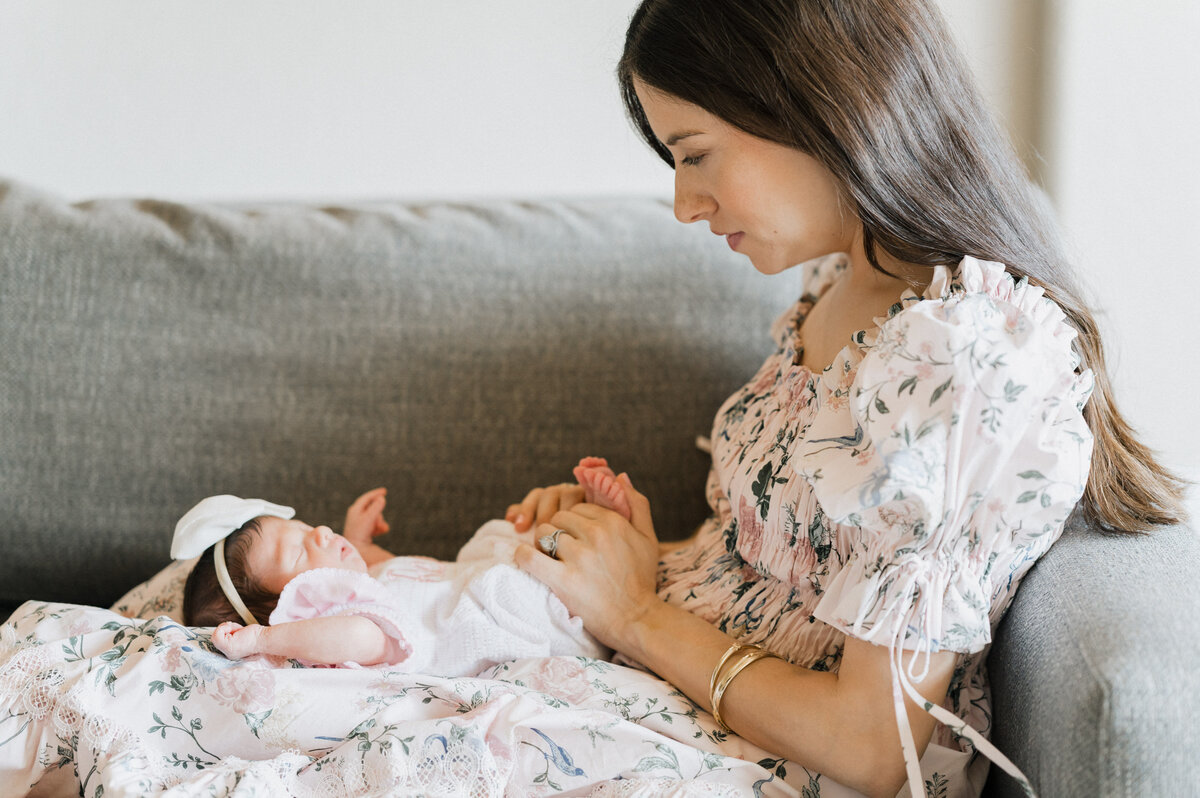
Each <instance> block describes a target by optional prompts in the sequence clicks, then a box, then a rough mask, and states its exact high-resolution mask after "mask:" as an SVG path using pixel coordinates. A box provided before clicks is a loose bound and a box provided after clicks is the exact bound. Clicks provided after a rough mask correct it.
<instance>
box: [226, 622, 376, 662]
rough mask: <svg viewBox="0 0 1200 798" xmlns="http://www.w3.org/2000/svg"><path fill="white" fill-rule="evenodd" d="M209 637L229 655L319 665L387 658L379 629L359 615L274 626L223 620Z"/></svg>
mask: <svg viewBox="0 0 1200 798" xmlns="http://www.w3.org/2000/svg"><path fill="white" fill-rule="evenodd" d="M212 641H213V645H214V646H216V647H217V650H219V651H220V652H221V653H222V654H224V655H225V656H227V657H229V658H230V659H242V658H243V657H249V656H251V655H253V654H274V655H275V656H280V657H288V658H291V659H302V660H305V661H307V662H313V663H317V664H320V665H339V664H341V663H343V662H356V663H358V664H359V665H377V664H378V663H380V662H383V661H384V660H385V659H386V658H387V650H388V639H387V636H386V635H385V634H384V633H383V630H382V629H380V628H379V626H378V625H377V624H376V623H375V622H374V621H372V620H371V619H370V618H364V617H363V616H361V615H338V616H332V617H327V618H309V619H307V620H303V621H288V622H287V623H280V624H275V625H274V626H259V625H257V624H255V625H254V626H242V625H241V624H240V623H233V622H232V621H226V622H225V623H223V624H221V625H220V626H218V627H217V628H216V629H214V630H213V635H212Z"/></svg>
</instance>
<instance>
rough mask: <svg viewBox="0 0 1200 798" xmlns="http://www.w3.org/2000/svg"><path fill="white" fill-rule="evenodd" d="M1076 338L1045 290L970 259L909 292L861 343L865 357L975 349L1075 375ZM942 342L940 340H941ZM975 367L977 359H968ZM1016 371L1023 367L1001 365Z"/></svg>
mask: <svg viewBox="0 0 1200 798" xmlns="http://www.w3.org/2000/svg"><path fill="white" fill-rule="evenodd" d="M1077 334H1078V333H1077V330H1076V329H1075V328H1074V327H1073V326H1071V324H1070V323H1069V322H1068V320H1067V317H1066V314H1065V313H1064V312H1063V310H1062V308H1060V307H1059V306H1058V304H1057V303H1056V302H1054V301H1053V300H1052V299H1050V298H1049V297H1047V296H1046V295H1045V290H1044V289H1043V288H1042V287H1041V286H1038V285H1035V284H1033V283H1031V282H1030V281H1029V278H1028V277H1020V278H1017V277H1014V276H1013V274H1012V273H1011V272H1010V271H1009V270H1008V269H1007V268H1006V267H1005V266H1004V264H1002V263H996V262H993V261H983V260H979V259H977V258H973V257H970V256H968V257H965V258H963V259H962V261H961V262H959V264H958V265H957V266H956V267H955V268H954V269H953V270H951V269H950V268H948V267H945V266H938V267H936V269H935V270H934V275H933V278H932V280H931V281H930V283H929V285H928V286H927V287H926V288H925V290H924V291H923V292H922V293H921V294H920V295H917V294H916V293H915V292H913V291H907V292H905V294H904V296H903V297H902V298H901V300H900V301H899V302H897V303H896V304H895V305H893V306H892V308H891V309H890V311H889V312H888V315H887V317H886V318H883V319H878V320H876V327H875V329H873V330H869V331H863V332H862V333H860V334H859V336H858V338H857V343H858V344H859V347H860V348H861V349H862V350H863V353H864V354H866V353H868V352H870V351H872V350H874V349H879V348H882V349H883V351H881V352H877V354H884V355H888V354H892V353H893V351H894V350H895V348H896V347H897V346H898V345H899V344H900V343H903V345H904V347H905V348H906V349H909V350H911V349H913V348H914V347H915V348H916V350H917V351H918V352H920V353H922V354H924V355H926V356H928V353H929V352H930V350H931V348H937V347H938V346H939V345H940V346H941V347H943V348H958V347H961V346H965V345H971V346H974V347H976V348H977V351H981V352H982V351H983V350H984V349H986V348H990V347H1001V348H1003V349H1007V350H1010V351H1022V352H1024V353H1025V354H1027V355H1028V356H1030V357H1040V358H1042V359H1048V360H1050V361H1052V363H1051V365H1052V366H1053V368H1054V370H1056V371H1059V372H1064V371H1076V370H1077V368H1078V366H1079V364H1080V358H1079V355H1078V353H1077V352H1076V350H1075V347H1074V342H1075V338H1076V336H1077ZM939 339H940V340H939ZM961 362H962V364H963V365H964V366H969V365H970V363H971V359H962V360H961ZM1006 363H1007V365H1012V366H1018V367H1019V365H1020V364H1019V363H1017V362H1015V361H1012V362H1008V361H1006V362H999V361H997V362H996V365H1001V366H1002V365H1005V364H1006Z"/></svg>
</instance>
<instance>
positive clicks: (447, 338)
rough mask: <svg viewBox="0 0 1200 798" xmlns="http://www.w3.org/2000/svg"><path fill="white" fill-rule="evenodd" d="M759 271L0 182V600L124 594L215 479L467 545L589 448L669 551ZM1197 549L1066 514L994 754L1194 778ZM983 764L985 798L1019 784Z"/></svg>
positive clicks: (392, 208) (715, 243)
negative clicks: (621, 475)
mask: <svg viewBox="0 0 1200 798" xmlns="http://www.w3.org/2000/svg"><path fill="white" fill-rule="evenodd" d="M797 278H798V274H797V275H794V274H792V273H787V274H785V275H782V276H778V277H771V278H767V277H763V276H761V275H758V274H757V273H755V272H754V271H753V269H752V268H751V267H750V266H749V264H748V263H746V261H745V259H743V258H741V257H739V256H736V255H733V254H732V253H730V252H729V251H728V250H727V249H726V248H725V247H724V244H723V243H722V242H721V241H720V240H719V239H716V238H714V237H712V236H710V235H709V234H708V232H707V231H706V230H705V229H704V228H703V226H694V225H693V226H684V225H680V224H678V223H676V222H675V221H674V220H673V219H672V218H671V210H670V208H669V207H668V206H667V205H665V204H662V203H659V202H655V201H651V200H644V199H588V200H581V201H566V200H547V201H535V202H519V201H500V200H495V201H488V202H481V203H472V204H452V203H431V204H413V203H408V204H402V203H371V204H361V205H353V206H346V205H342V206H316V205H269V204H264V205H260V206H255V207H244V206H228V205H227V206H221V205H205V204H186V205H185V204H176V203H170V202H162V201H156V200H125V199H114V200H101V201H94V202H87V203H78V204H70V203H67V202H65V201H63V200H61V199H60V198H58V197H55V196H53V195H49V194H46V193H44V192H41V191H38V190H36V189H33V188H30V187H28V186H24V185H22V184H19V183H13V182H5V181H0V616H7V614H8V613H9V612H10V611H11V610H12V609H13V608H15V607H16V606H17V605H18V604H20V603H21V602H22V601H24V600H26V599H30V598H37V599H45V600H56V601H72V602H83V603H89V604H99V605H107V604H109V603H111V602H112V601H113V600H114V599H115V598H117V597H118V596H119V595H120V594H121V593H123V592H124V591H125V590H126V589H128V588H129V587H132V586H133V585H134V584H135V583H137V582H139V581H141V580H142V579H144V578H146V577H147V576H149V575H150V574H151V573H153V572H154V571H156V570H158V569H159V568H160V567H162V566H163V565H164V564H165V563H166V559H167V552H168V548H169V545H170V536H171V531H172V528H173V526H174V523H175V521H176V520H177V519H178V518H179V516H180V515H182V514H183V513H184V512H185V511H186V510H187V509H188V508H189V507H191V506H192V504H194V503H195V502H196V501H198V500H199V499H201V498H203V497H204V496H207V495H210V494H214V493H226V492H228V493H237V494H241V495H245V496H257V497H261V498H264V499H268V500H270V501H275V502H280V503H284V504H291V505H293V506H295V507H296V508H297V511H298V514H299V516H300V517H301V518H304V519H306V520H309V521H313V522H324V523H330V524H331V525H332V526H334V527H335V528H339V527H340V525H341V521H342V517H343V514H344V512H345V508H346V506H347V505H348V504H349V502H350V501H351V500H352V499H353V498H354V497H355V496H357V495H358V494H359V493H360V492H362V491H364V490H367V489H369V488H373V487H376V486H379V485H383V486H387V487H388V489H389V508H390V510H389V513H388V516H389V519H390V520H391V521H392V527H393V531H392V532H391V533H390V534H389V535H388V536H386V537H385V538H383V539H382V541H381V542H382V543H383V544H384V545H385V546H387V547H388V548H390V549H391V550H392V551H394V552H396V553H398V554H406V553H421V554H428V555H432V556H437V557H450V556H452V555H453V553H454V551H455V550H456V549H457V548H458V546H459V545H461V543H462V542H463V541H464V540H465V539H466V538H467V537H468V536H469V535H470V533H471V532H472V531H473V530H474V529H475V528H476V527H478V526H479V525H480V524H481V523H482V522H483V521H485V520H487V519H488V518H491V517H495V516H497V515H500V514H502V513H503V511H504V509H505V507H506V506H507V505H508V504H509V503H511V502H514V501H516V500H518V499H520V498H521V497H522V496H523V495H524V493H525V492H526V491H527V490H528V489H529V488H530V487H532V486H535V485H543V484H551V483H554V482H560V481H565V480H568V479H570V468H571V466H572V465H573V464H574V463H575V462H576V460H577V459H578V458H579V457H580V456H582V455H587V454H595V455H602V456H605V457H608V458H609V459H610V460H611V461H612V463H613V464H614V465H615V466H616V467H617V468H619V469H623V470H628V471H629V473H630V474H631V476H632V478H633V479H634V481H635V483H636V484H638V485H639V486H640V487H641V488H642V489H643V490H644V491H645V492H646V493H648V494H649V496H650V498H651V500H652V502H653V506H654V508H655V520H656V524H657V526H658V529H659V531H660V534H661V536H662V537H664V538H672V537H679V536H682V535H684V534H686V533H687V532H688V531H689V530H690V529H691V528H692V527H693V526H694V525H695V524H697V523H698V522H699V521H700V520H702V518H703V517H704V514H705V512H706V507H705V504H704V500H703V482H704V476H705V473H706V470H707V458H706V457H705V456H704V455H703V454H702V453H700V452H699V451H697V450H696V449H695V447H694V445H693V441H694V438H695V436H697V435H706V434H707V433H708V431H709V429H710V428H711V424H712V417H713V414H714V412H715V410H716V409H717V407H718V406H719V404H720V403H721V401H722V400H723V399H724V398H725V397H726V396H727V395H728V394H729V393H731V392H732V391H733V390H734V389H735V388H736V387H737V386H738V385H740V384H741V383H742V382H744V381H745V380H747V379H748V378H749V377H750V376H752V374H753V373H754V371H755V370H756V369H757V367H758V365H759V363H760V361H761V359H762V358H763V357H764V356H765V355H766V353H767V352H768V351H770V349H771V346H772V344H771V342H770V340H769V338H768V335H767V330H768V326H769V323H770V322H771V320H772V319H773V318H774V317H775V316H776V314H777V313H779V312H780V311H781V310H782V309H784V308H785V307H786V306H787V305H789V304H790V303H791V302H792V301H794V300H795V298H796V297H797V296H798V295H799V291H800V286H799V284H798V282H797ZM1197 554H1200V545H1198V543H1197V539H1196V536H1195V535H1194V534H1193V533H1191V532H1190V531H1188V530H1185V529H1175V530H1166V531H1164V532H1161V533H1157V534H1155V535H1153V536H1150V537H1144V538H1109V537H1102V536H1100V535H1098V534H1097V533H1095V532H1092V531H1089V530H1085V529H1078V530H1072V531H1070V532H1069V533H1068V534H1067V535H1066V536H1065V537H1064V538H1063V540H1062V541H1060V542H1059V543H1058V544H1056V545H1055V546H1054V548H1053V549H1052V550H1051V551H1050V553H1049V554H1048V555H1047V556H1046V557H1045V558H1044V559H1043V561H1042V562H1040V563H1039V564H1038V565H1036V566H1035V567H1034V568H1033V570H1032V571H1031V572H1030V574H1029V576H1028V577H1027V579H1026V582H1025V584H1024V586H1023V587H1022V588H1021V590H1020V591H1019V592H1018V594H1017V597H1016V600H1015V601H1014V603H1013V606H1012V608H1011V609H1010V611H1009V614H1008V616H1007V617H1006V619H1005V621H1004V622H1003V624H1002V625H1001V628H1000V631H999V634H998V636H997V639H996V642H995V644H994V646H993V649H992V652H991V655H990V658H989V667H990V668H991V670H992V676H993V683H994V715H995V718H994V719H995V724H994V725H995V732H994V736H995V739H996V742H997V743H998V744H999V746H1000V748H1001V750H1003V751H1005V752H1008V753H1009V754H1010V755H1011V756H1012V758H1013V759H1014V760H1015V761H1016V763H1017V764H1018V765H1019V766H1020V767H1021V768H1022V769H1024V770H1025V772H1026V773H1028V774H1029V775H1030V776H1031V777H1032V778H1033V781H1034V783H1035V784H1037V785H1039V786H1040V788H1041V794H1042V795H1044V796H1051V797H1057V796H1135V795H1158V796H1172V795H1180V796H1182V795H1195V794H1200V784H1198V783H1197V777H1196V773H1197V771H1196V769H1195V764H1194V763H1195V762H1197V761H1200V739H1198V737H1200V732H1198V731H1197V728H1198V727H1197V720H1196V718H1197V717H1198V716H1200V684H1198V677H1197V673H1198V672H1200V671H1198V669H1197V667H1196V666H1195V663H1196V662H1197V661H1200V656H1198V655H1200V651H1198V650H1197V645H1198V644H1197V640H1198V636H1197V623H1198V621H1197V619H1198V618H1200V595H1198V590H1197V587H1196V581H1195V578H1194V576H1192V570H1191V566H1192V563H1195V562H1197V561H1198V559H1200V558H1198V557H1197ZM1013 789H1014V788H1013V785H1012V784H1011V782H1010V781H1008V780H1007V779H1006V778H1005V777H1004V776H1003V774H1001V773H999V772H998V771H997V769H995V768H993V774H992V777H991V779H990V780H989V784H988V794H989V795H991V796H1008V795H1013V794H1014V793H1013Z"/></svg>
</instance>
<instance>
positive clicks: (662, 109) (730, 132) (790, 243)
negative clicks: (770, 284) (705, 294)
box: [634, 78, 859, 274]
mask: <svg viewBox="0 0 1200 798" xmlns="http://www.w3.org/2000/svg"><path fill="white" fill-rule="evenodd" d="M634 89H635V91H636V92H637V96H638V99H639V100H640V101H641V104H642V108H643V110H644V111H645V113H646V119H647V120H648V121H649V122H650V127H651V129H652V130H653V131H654V135H655V136H656V137H657V138H658V140H659V141H660V142H662V144H663V146H665V147H666V148H667V149H668V150H669V151H670V152H671V155H672V156H673V157H674V159H675V217H676V218H677V219H679V221H681V222H685V223H691V222H698V221H701V220H704V221H707V222H708V226H709V229H711V230H712V231H713V233H715V234H717V235H721V236H725V237H726V239H727V240H728V242H729V246H730V247H731V248H733V249H734V250H736V251H737V252H740V253H742V254H743V255H746V256H747V257H748V258H750V262H751V263H753V264H754V268H756V269H758V270H759V271H760V272H762V273H763V274H777V273H779V272H781V271H783V270H784V269H787V268H789V267H791V266H795V265H796V264H797V263H803V262H804V261H807V260H811V259H812V258H815V257H819V256H821V255H827V254H829V253H831V252H850V251H851V246H852V244H853V242H854V237H855V235H856V234H857V232H858V227H859V223H858V219H857V218H856V217H855V216H854V215H853V214H852V213H851V212H849V211H848V210H847V209H846V208H845V205H844V203H843V202H842V198H841V192H840V191H839V189H838V185H837V182H836V181H835V180H834V178H833V175H832V174H831V173H830V172H829V170H828V169H826V168H825V167H824V166H822V165H821V164H820V163H818V162H817V160H816V159H814V158H812V157H810V156H808V155H805V154H804V153H802V152H800V151H799V150H795V149H792V148H791V147H786V146H784V145H782V144H776V143H774V142H771V141H767V140H766V139H760V138H758V137H757V136H752V135H750V134H749V133H746V132H744V131H742V130H739V129H738V128H735V127H733V126H732V125H730V124H728V123H726V122H724V121H722V120H721V119H719V118H718V117H716V116H713V115H712V114H710V113H709V112H708V111H705V110H704V109H703V108H700V107H699V106H697V105H692V104H691V103H689V102H685V101H683V100H680V99H678V98H677V97H674V96H672V95H669V94H664V93H663V92H660V91H658V90H657V89H654V88H651V87H649V86H647V85H646V84H645V83H643V82H641V81H640V80H638V79H636V78H635V79H634Z"/></svg>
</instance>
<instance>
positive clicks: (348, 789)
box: [0, 602, 838, 798]
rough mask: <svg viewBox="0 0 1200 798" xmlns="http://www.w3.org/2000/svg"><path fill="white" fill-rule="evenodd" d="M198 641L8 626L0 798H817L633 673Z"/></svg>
mask: <svg viewBox="0 0 1200 798" xmlns="http://www.w3.org/2000/svg"><path fill="white" fill-rule="evenodd" d="M208 632H209V630H207V629H195V628H189V627H186V626H181V625H180V624H178V623H177V622H176V621H173V620H171V619H170V618H169V617H167V616H160V617H157V618H153V619H150V620H138V619H130V618H126V617H123V616H121V615H118V614H117V613H114V612H111V611H109V610H103V609H99V608H96V607H87V606H79V605H71V604H49V603H38V602H27V603H25V604H24V605H22V606H21V607H20V608H18V609H17V611H16V612H15V613H14V614H13V615H12V617H11V618H9V620H8V622H7V623H5V624H4V625H3V626H0V796H14V795H25V794H27V793H29V792H30V791H31V790H33V791H34V794H63V793H67V794H76V793H77V794H79V795H83V796H88V797H89V798H101V796H103V798H112V796H126V795H129V796H134V795H136V796H143V795H155V794H166V795H171V796H190V795H209V796H212V795H236V796H277V795H300V796H303V795H321V796H337V795H354V796H362V795H399V796H408V795H421V796H473V798H487V797H489V796H535V795H594V796H609V795H612V796H631V795H636V796H691V795H754V796H798V795H803V796H806V797H809V796H818V795H820V792H821V786H822V785H821V781H822V780H821V779H820V777H819V776H817V775H816V774H809V773H807V772H806V771H805V770H804V769H803V768H801V767H799V766H796V765H794V764H793V763H790V762H785V761H784V760H781V759H776V758H773V757H771V756H770V755H769V754H767V753H766V752H764V751H762V750H761V749H758V748H756V747H754V746H752V745H750V744H749V743H747V742H745V741H744V740H742V739H740V738H738V737H736V736H734V735H729V734H726V733H725V732H723V731H722V730H721V729H719V728H718V727H717V726H716V725H715V723H714V722H713V719H712V716H711V715H709V714H708V713H706V712H704V711H702V710H700V709H699V708H698V707H697V706H696V705H695V704H693V703H692V702H691V701H690V700H689V699H688V698H687V697H686V696H684V695H683V694H682V693H680V692H678V691H677V690H675V689H674V688H673V687H672V686H671V685H669V684H668V683H666V682H664V681H662V680H660V679H658V678H657V677H655V676H652V675H650V674H648V673H645V672H643V671H640V670H637V669H634V668H629V667H623V666H620V665H615V664H612V663H609V662H603V661H600V660H593V659H586V658H574V657H554V658H548V659H527V660H517V661H514V662H509V663H504V664H501V665H498V666H496V667H494V668H491V669H489V670H487V671H485V672H484V673H482V674H480V675H479V676H477V677H473V678H454V679H443V678H435V677H423V676H414V675H411V674H409V675H404V674H399V673H393V672H389V671H387V670H384V669H334V668H304V667H301V666H300V665H299V664H298V663H295V662H292V661H289V660H282V659H272V658H266V657H255V658H252V659H249V660H245V661H240V662H231V661H230V660H227V659H225V658H224V657H223V656H221V655H220V653H218V652H216V651H215V650H214V649H213V647H212V644H211V642H210V640H209V634H208ZM34 785H37V787H36V789H35V787H34ZM829 786H830V787H833V788H834V789H835V790H836V788H837V786H838V785H834V784H832V783H830V784H829Z"/></svg>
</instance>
